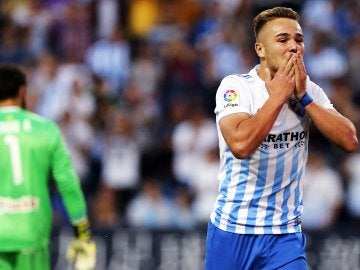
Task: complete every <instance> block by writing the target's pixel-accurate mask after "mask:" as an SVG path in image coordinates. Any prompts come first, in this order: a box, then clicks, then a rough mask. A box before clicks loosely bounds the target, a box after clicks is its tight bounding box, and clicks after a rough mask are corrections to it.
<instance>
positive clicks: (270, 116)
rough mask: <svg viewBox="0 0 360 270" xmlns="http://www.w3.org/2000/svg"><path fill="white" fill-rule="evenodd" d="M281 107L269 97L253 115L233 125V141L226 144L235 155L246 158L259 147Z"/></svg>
mask: <svg viewBox="0 0 360 270" xmlns="http://www.w3.org/2000/svg"><path fill="white" fill-rule="evenodd" d="M281 108H282V104H281V103H279V102H278V101H277V100H275V99H271V98H270V99H268V100H267V101H266V102H265V104H264V106H263V107H262V108H261V109H260V110H259V111H258V112H257V113H256V114H255V115H254V116H252V117H249V118H247V119H245V120H243V121H241V122H240V123H238V124H237V125H236V126H235V132H234V136H233V142H232V143H231V144H228V145H230V149H231V150H232V153H233V154H234V155H235V157H237V158H246V157H248V156H249V155H250V154H251V153H252V152H253V151H255V150H256V149H257V148H258V147H259V145H260V144H261V142H262V141H263V140H264V138H265V137H266V136H267V135H268V133H269V131H270V130H271V128H272V126H273V125H274V123H275V121H276V118H277V117H278V115H279V113H280V110H281Z"/></svg>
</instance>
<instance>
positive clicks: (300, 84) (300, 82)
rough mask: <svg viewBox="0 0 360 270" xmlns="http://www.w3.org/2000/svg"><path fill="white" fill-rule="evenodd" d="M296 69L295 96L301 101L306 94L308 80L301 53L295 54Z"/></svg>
mask: <svg viewBox="0 0 360 270" xmlns="http://www.w3.org/2000/svg"><path fill="white" fill-rule="evenodd" d="M294 68H295V91H294V95H295V97H296V98H297V99H300V98H301V97H302V96H304V95H305V94H306V78H307V73H306V69H305V64H304V60H303V56H302V55H301V53H300V52H298V53H296V54H295V58H294Z"/></svg>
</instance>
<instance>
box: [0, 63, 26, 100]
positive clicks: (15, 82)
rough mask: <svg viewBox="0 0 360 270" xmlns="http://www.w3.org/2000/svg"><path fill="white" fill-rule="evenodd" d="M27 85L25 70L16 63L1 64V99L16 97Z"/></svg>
mask: <svg viewBox="0 0 360 270" xmlns="http://www.w3.org/2000/svg"><path fill="white" fill-rule="evenodd" d="M25 85H26V75H25V72H24V71H23V70H22V68H20V67H19V66H17V65H15V64H7V63H6V64H4V63H3V64H0V100H5V99H8V98H15V97H17V96H18V94H19V89H20V87H21V86H25Z"/></svg>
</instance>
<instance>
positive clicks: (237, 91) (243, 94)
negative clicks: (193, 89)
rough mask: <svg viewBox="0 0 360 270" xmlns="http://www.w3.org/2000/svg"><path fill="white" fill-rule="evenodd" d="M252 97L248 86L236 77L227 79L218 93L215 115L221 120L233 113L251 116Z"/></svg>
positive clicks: (221, 84) (232, 76)
mask: <svg viewBox="0 0 360 270" xmlns="http://www.w3.org/2000/svg"><path fill="white" fill-rule="evenodd" d="M250 105H251V103H250V97H249V94H248V91H247V86H246V85H245V84H244V83H242V81H241V80H240V78H237V77H236V75H230V76H227V77H225V78H224V79H223V80H222V81H221V83H220V85H219V87H218V90H217V92H216V107H215V114H216V116H217V118H218V120H220V119H221V118H222V117H224V116H226V115H229V114H233V113H240V112H244V113H248V114H250Z"/></svg>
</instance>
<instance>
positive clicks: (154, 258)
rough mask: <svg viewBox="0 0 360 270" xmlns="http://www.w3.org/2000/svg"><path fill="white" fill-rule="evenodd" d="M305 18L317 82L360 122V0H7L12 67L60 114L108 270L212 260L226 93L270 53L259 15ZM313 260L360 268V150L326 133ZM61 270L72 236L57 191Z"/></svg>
mask: <svg viewBox="0 0 360 270" xmlns="http://www.w3.org/2000/svg"><path fill="white" fill-rule="evenodd" d="M276 5H285V6H289V7H292V8H293V9H295V10H296V11H298V12H299V13H300V14H301V16H302V27H303V30H304V33H305V45H306V57H305V64H306V67H307V71H308V74H309V75H310V76H311V78H312V80H313V81H315V82H317V83H318V84H319V85H320V86H321V87H322V88H323V89H324V90H325V92H326V93H327V95H328V96H329V98H330V99H331V101H332V102H333V104H334V106H335V107H336V109H337V110H338V111H340V112H341V113H342V114H344V115H345V116H346V117H348V118H349V119H351V120H352V121H353V122H354V123H355V125H356V126H357V130H358V131H359V130H360V76H359V74H358V73H359V70H360V2H359V1H358V0H346V1H344V0H343V1H339V0H326V1H325V0H308V1H296V0H294V1H271V0H268V1H261V0H42V1H41V0H2V1H1V2H0V62H13V63H18V64H21V65H23V66H24V67H25V69H26V71H27V73H28V76H29V81H28V84H29V89H28V99H27V108H28V109H30V110H32V111H34V112H37V113H39V114H41V115H44V116H46V117H49V118H51V119H53V120H54V121H56V122H57V123H59V125H60V127H61V129H62V131H63V134H64V137H65V139H66V142H67V144H68V146H69V148H70V151H71V155H72V159H73V161H74V164H75V167H76V170H77V172H78V174H79V176H80V178H81V183H82V186H83V189H84V191H85V195H86V199H87V202H88V205H89V214H90V218H91V222H92V224H93V228H94V229H93V230H94V235H95V239H96V242H97V244H98V250H99V254H98V268H97V269H131V270H136V269H142V270H151V269H154V270H155V269H167V270H171V269H179V270H180V269H187V270H189V269H202V268H203V266H202V265H203V256H204V246H205V242H204V241H205V233H206V224H207V221H208V218H209V214H210V211H211V209H212V206H213V204H214V200H215V197H216V193H217V169H218V149H217V147H218V145H217V133H216V127H215V121H214V120H215V115H214V112H213V111H214V107H215V92H216V90H217V87H218V85H219V82H220V80H221V79H222V78H223V77H224V76H226V75H228V74H233V73H247V72H248V71H249V70H250V69H251V68H252V67H253V66H254V65H255V64H257V63H258V58H257V56H256V55H255V52H254V37H253V36H254V35H253V31H252V19H253V16H254V15H255V14H257V13H258V12H259V11H261V10H263V9H265V8H270V7H273V6H276ZM304 190H305V194H304V204H305V207H304V217H303V228H304V230H305V232H306V234H307V235H308V257H309V264H310V269H312V270H314V269H327V270H331V269H334V270H335V269H336V270H356V269H360V229H359V228H360V151H358V152H356V153H352V154H344V153H342V152H340V151H338V150H337V149H336V148H334V147H333V146H332V145H330V144H329V143H328V142H327V141H326V140H325V139H324V138H323V137H322V135H321V134H319V132H318V131H317V130H316V128H314V127H312V130H311V134H310V154H309V162H308V171H307V175H306V177H305V179H304ZM52 192H53V205H54V209H55V214H54V225H55V230H54V236H53V244H52V253H53V264H54V269H64V268H65V266H64V265H66V262H65V261H64V256H63V255H64V252H65V249H66V244H67V243H68V241H69V239H70V238H71V233H70V232H69V231H68V229H69V224H68V223H67V218H66V214H65V211H64V208H63V205H62V202H61V199H60V197H59V195H58V193H57V191H56V188H54V189H53V191H52Z"/></svg>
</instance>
